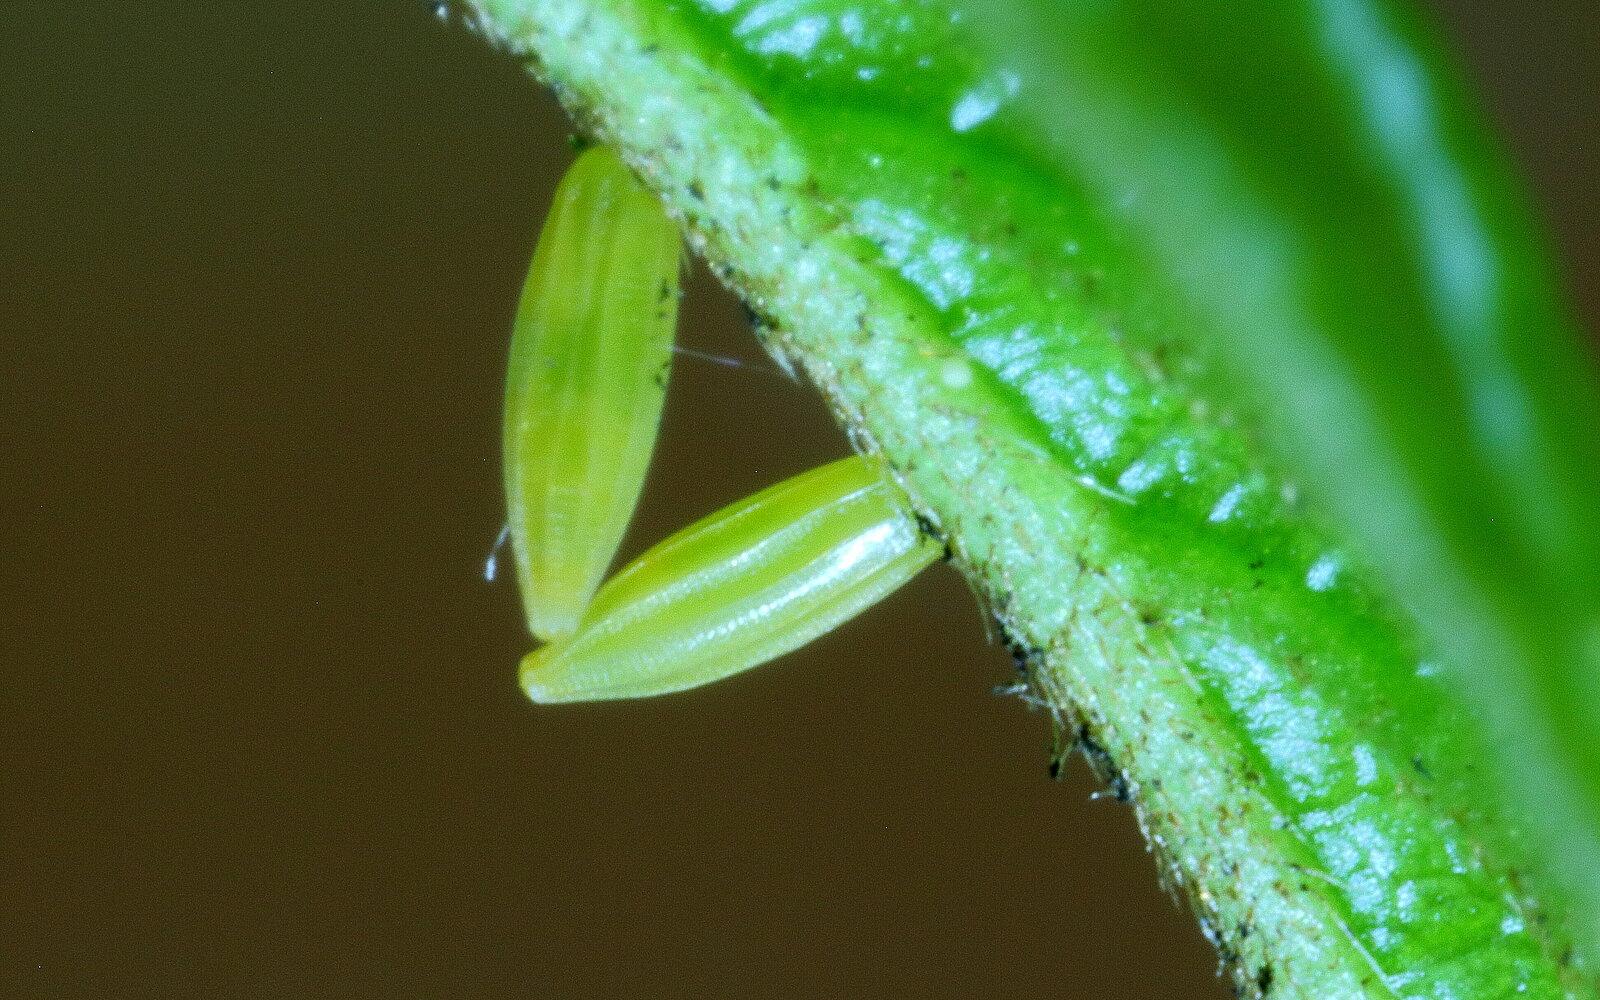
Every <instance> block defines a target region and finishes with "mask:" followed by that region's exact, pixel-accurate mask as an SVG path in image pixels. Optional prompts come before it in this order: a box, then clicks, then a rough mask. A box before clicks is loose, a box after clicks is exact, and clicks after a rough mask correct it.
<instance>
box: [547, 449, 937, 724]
mask: <svg viewBox="0 0 1600 1000" xmlns="http://www.w3.org/2000/svg"><path fill="white" fill-rule="evenodd" d="M941 552H942V548H941V546H940V545H939V544H938V543H936V542H934V541H932V540H931V539H929V538H928V537H927V536H926V535H925V534H924V533H923V531H922V530H921V529H920V528H919V527H918V526H917V524H916V522H915V521H914V520H913V519H912V518H911V517H910V515H908V514H907V513H906V511H905V508H904V506H903V499H902V498H901V497H900V496H899V494H898V492H897V490H896V488H895V487H893V486H891V485H890V484H889V483H887V482H886V481H885V480H884V478H883V476H882V473H881V472H880V471H879V468H878V466H877V465H875V464H874V463H872V462H870V461H868V460H866V459H863V458H859V457H851V458H846V459H843V460H841V461H838V462H833V463H830V464H828V465H825V466H823V467H821V468H819V469H813V470H812V471H810V472H807V473H804V474H802V475H799V476H796V477H794V478H793V479H789V480H786V481H784V482H782V483H779V484H778V485H776V486H772V487H769V488H767V489H765V490H762V491H761V492H760V493H757V494H755V495H754V496H752V497H749V498H748V499H745V500H742V501H740V502H739V503H736V504H734V505H732V506H731V507H727V508H725V509H723V510H721V511H719V512H717V513H715V514H713V515H711V516H710V517H708V518H706V519H705V520H703V521H700V522H699V523H698V524H695V525H692V526H690V527H688V528H685V529H684V530H683V531H680V532H678V533H677V534H676V535H673V536H672V537H671V538H668V539H667V540H666V541H664V542H662V543H661V544H660V545H657V546H656V547H655V548H653V549H651V550H650V551H648V552H646V553H645V554H644V555H642V556H640V557H639V558H638V559H637V560H636V561H635V562H633V563H631V564H630V565H628V566H627V567H626V568H625V569H623V570H622V571H621V572H620V573H618V574H617V575H616V576H615V577H613V578H612V579H611V580H609V581H607V582H606V585H605V586H604V587H602V588H601V589H600V592H599V593H598V594H596V595H595V599H594V603H593V604H591V605H590V607H589V610H588V612H587V613H586V614H585V615H584V617H583V620H582V623H581V625H580V627H579V630H578V632H577V634H576V635H573V636H571V637H569V638H567V639H564V640H561V641H558V642H556V643H554V644H552V645H549V646H546V647H544V648H543V649H539V650H536V651H535V652H533V653H530V654H528V656H527V657H526V658H525V659H524V660H523V661H522V687H523V690H525V691H527V693H528V697H530V698H532V699H533V700H534V701H538V702H559V701H594V700H600V699H608V698H640V697H645V696H647V695H656V694H666V693H668V692H671V691H681V690H683V689H685V688H691V687H696V686H698V685H701V684H707V683H710V682H711V681H714V680H718V679H720V678H723V677H726V676H728V675H729V674H733V673H737V672H738V671H741V670H746V669H749V668H750V667H754V666H758V665H760V664H762V663H765V662H767V661H768V660H771V659H773V658H774V657H776V656H780V655H782V654H783V653H787V652H789V651H790V650H792V649H795V648H796V647H799V646H801V645H804V644H805V643H807V642H809V641H811V640H812V639H814V638H816V637H817V636H819V635H821V634H823V633H824V632H827V631H829V630H831V629H833V628H835V627H836V626H838V625H839V624H840V623H842V622H844V621H846V620H848V619H850V618H852V617H854V616H855V615H857V614H859V613H860V612H862V611H864V610H866V609H867V608H868V607H871V606H872V605H873V604H875V603H877V602H878V601H879V600H881V599H883V598H884V597H885V596H887V595H888V594H889V593H891V592H892V591H894V590H895V589H896V588H898V587H899V586H900V585H901V584H903V583H905V582H906V581H907V580H909V579H910V578H911V577H913V576H915V575H916V574H917V572H918V571H919V570H921V569H922V568H923V567H924V566H926V565H927V564H928V563H930V562H932V561H933V560H934V559H935V558H937V557H938V556H939V555H940V554H941Z"/></svg>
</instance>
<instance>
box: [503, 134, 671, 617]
mask: <svg viewBox="0 0 1600 1000" xmlns="http://www.w3.org/2000/svg"><path fill="white" fill-rule="evenodd" d="M679 257H680V249H679V243H678V232H677V228H676V227H675V226H674V225H673V224H672V222H671V221H670V220H669V219H668V218H667V217H666V215H665V214H664V213H663V212H662V210H661V207H660V205H659V204H657V202H656V200H655V199H654V198H653V197H652V196H651V195H650V194H649V193H648V192H647V191H645V190H644V189H643V188H642V187H640V186H639V184H638V182H637V181H635V180H634V179H633V177H632V176H631V175H630V174H629V173H628V171H627V168H625V167H624V166H623V165H622V162H621V161H620V160H618V159H617V156H616V154H615V153H613V152H612V151H610V150H609V149H605V148H602V147H596V148H593V149H590V150H589V151H588V152H586V153H584V154H583V155H582V156H581V157H579V159H578V161H577V162H576V163H574V164H573V166H572V168H571V170H569V171H568V172H567V176H566V177H565V179H563V180H562V182H561V185H560V187H559V188H557V190H556V196H555V204H554V206H553V207H552V208H551V210H550V216H549V219H548V220H547V221H546V222H545V226H544V231H543V232H542V233H541V234H540V236H539V244H538V248H537V249H536V250H535V251H534V255H533V264H532V266H531V268H530V269H529V271H528V280H527V283H526V285H525V286H524V288H523V292H522V300H521V302H520V303H519V305H518V307H517V318H516V327H515V330H514V332H513V334H512V339H511V361H510V366H509V371H508V374H507V379H506V409H505V424H504V433H505V440H504V449H505V453H504V464H505V480H506V507H507V511H508V514H507V518H508V523H509V525H510V528H511V546H512V552H513V554H514V556H515V559H516V565H517V582H518V584H519V586H520V587H521V590H522V601H523V607H524V609H525V611H526V614H527V619H528V629H529V630H530V631H531V632H532V633H533V634H534V635H535V636H538V637H539V638H542V639H555V638H558V637H560V636H565V635H569V634H571V633H572V631H573V630H574V629H575V628H576V627H577V624H578V618H579V616H580V615H581V614H582V613H583V610H584V608H585V607H586V606H587V605H588V603H589V599H590V598H591V597H592V596H593V595H594V592H595V589H596V588H597V587H598V586H599V585H600V580H601V579H602V578H603V577H604V575H605V571H606V569H607V567H608V566H609V565H610V564H611V560H612V559H613V558H614V557H615V555H616V551H617V546H618V545H619V544H620V543H621V541H622V535H623V532H624V531H625V530H626V529H627V526H628V520H629V518H631V517H632V516H633V509H634V506H635V504H636V503H637V501H638V498H639V491H640V490H641V488H642V487H643V485H644V476H645V471H646V469H647V468H648V466H649V464H650V454H651V451H652V450H653V449H654V446H655V440H656V432H657V428H658V425H659V424H660V420H661V404H662V400H663V397H664V395H665V392H666V384H667V374H668V371H669V369H670V364H671V357H672V337H673V327H674V325H675V323H676V322H677V311H678V262H679Z"/></svg>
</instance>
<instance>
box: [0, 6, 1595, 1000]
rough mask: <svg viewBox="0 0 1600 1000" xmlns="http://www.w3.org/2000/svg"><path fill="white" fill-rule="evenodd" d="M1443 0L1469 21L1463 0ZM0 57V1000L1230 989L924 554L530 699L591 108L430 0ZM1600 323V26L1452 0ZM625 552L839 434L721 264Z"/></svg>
mask: <svg viewBox="0 0 1600 1000" xmlns="http://www.w3.org/2000/svg"><path fill="white" fill-rule="evenodd" d="M1441 3H1442V0H1441ZM68 6H70V5H63V7H62V9H56V10H53V11H52V12H51V13H49V14H48V15H47V16H45V17H43V18H42V19H39V20H29V19H27V18H26V17H21V16H18V15H19V14H20V13H21V12H20V11H17V10H8V15H10V16H8V17H7V19H6V24H5V27H4V28H3V29H0V31H3V34H0V220H3V224H0V258H3V261H4V263H3V265H0V338H3V340H0V343H3V354H0V358H3V363H0V428H3V431H0V607H3V608H4V609H5V612H4V614H5V623H4V624H3V625H0V656H3V671H4V672H3V674H0V685H3V686H0V702H3V703H0V709H3V716H0V754H3V758H0V782H3V783H4V784H3V787H0V838H3V839H0V844H3V853H0V995H3V996H7V997H11V996H15V997H190V996H195V997H198V996H212V997H215V996H225V997H282V996H313V997H379V996H382V997H461V996H475V997H478V996H481V997H527V996H551V997H579V998H588V997H594V998H609V997H623V996H653V997H688V996H708V995H709V996H724V995H728V996H732V995H738V996H745V997H785V998H787V997H814V996H823V995H844V996H895V995H903V996H915V997H946V996H948V997H972V996H982V997H1043V996H1053V997H1095V998H1122V997H1130V998H1131V997H1169V996H1184V997H1197V998H1207V997H1223V996H1226V995H1227V994H1228V989H1227V986H1226V984H1225V983H1223V982H1222V981H1219V980H1217V979H1215V978H1214V975H1213V973H1214V969H1215V959H1214V957H1213V955H1212V953H1211V951H1210V949H1209V947H1208V946H1207V945H1206V944H1205V943H1204V942H1203V940H1202V939H1201V937H1200V935H1199V933H1198V931H1197V930H1196V929H1195V927H1194V926H1193V921H1192V920H1191V918H1190V917H1189V916H1188V914H1187V913H1185V912H1183V911H1181V910H1180V909H1179V908H1177V907H1176V906H1175V905H1174V904H1173V903H1172V902H1171V901H1170V900H1169V899H1168V898H1167V897H1166V896H1165V895H1164V894H1163V893H1162V892H1161V890H1160V889H1158V888H1157V886H1156V880H1155V877H1154V866H1153V864H1152V862H1151V860H1150V858H1149V856H1148V855H1146V854H1145V852H1144V849H1143V846H1142V844H1141V842H1140V841H1139V839H1138V837H1137V834H1136V831H1135V828H1134V823H1133V819H1132V815H1131V813H1130V812H1129V811H1128V809H1127V808H1126V807H1124V806H1120V805H1117V804H1115V803H1112V802H1109V801H1103V800H1102V801H1090V799H1089V795H1090V793H1091V792H1092V791H1093V790H1094V788H1093V784H1092V783H1091V781H1090V780H1089V778H1088V775H1087V773H1086V769H1085V768H1084V767H1083V766H1082V764H1081V763H1078V762H1076V761H1075V762H1074V763H1073V765H1072V766H1071V767H1070V768H1069V769H1068V773H1067V774H1066V776H1065V780H1063V781H1061V782H1059V783H1053V782H1051V781H1050V780H1048V778H1047V776H1046V763H1047V751H1048V747H1049V733H1048V727H1047V725H1046V722H1045V720H1044V718H1043V717H1042V716H1041V715H1039V714H1038V713H1031V712H1029V711H1028V710H1027V709H1026V708H1025V706H1023V705H1022V704H1021V703H1020V702H1018V701H1017V700H1015V699H1010V698H1004V697H997V696H995V695H994V694H992V693H991V689H992V688H993V687H994V686H995V685H998V684H1003V683H1006V682H1007V681H1008V679H1009V676H1010V673H1009V672H1010V666H1009V663H1008V660H1007V658H1006V656H1005V655H1004V654H1003V653H1001V652H1000V651H999V650H998V649H996V648H993V647H990V646H987V645H986V644H985V640H984V634H983V629H982V626H981V625H980V623H979V619H978V615H977V613H976V612H975V610H974V605H973V601H972V599H971V597H970V595H969V594H968V593H967V591H966V588H965V586H964V585H963V584H962V583H961V582H960V581H959V579H957V578H956V577H955V576H954V574H952V573H950V572H949V571H947V570H945V569H943V568H940V569H938V570H937V571H935V572H930V573H928V574H926V575H925V576H924V577H923V578H921V579H920V580H918V581H917V582H916V583H915V584H914V585H913V586H911V587H909V588H908V589H907V590H906V591H905V592H903V593H901V594H899V595H897V596H896V597H894V598H893V599H892V600H891V601H889V602H888V603H887V604H886V605H885V606H883V607H881V608H878V609H876V610H874V611H873V612H871V613H870V614H868V615H866V616H865V617H863V618H862V619H860V620H858V621H857V622H856V623H854V624H852V625H851V626H849V627H847V628H845V629H842V630H840V631H839V632H837V633H836V634H834V635H831V636H828V637H827V638H825V639H823V640H822V641H820V642H818V643H817V644H816V645H814V646H812V647H810V648H808V649H806V650H804V651H802V652H800V653H798V654H795V655H793V656H790V657H788V658H786V659H784V660H783V661H781V662H780V663H779V664H777V665H774V666H771V667H768V668H766V669H763V670H760V671H757V672H754V673H751V674H747V675H745V676H742V677H739V678H737V679H734V680H732V681H729V682H726V683H723V684H718V685H715V686H713V687H709V688H705V689H702V690H700V691H696V692H693V693H690V694H685V695H680V696H675V697H669V698H663V699H658V700H653V701H644V702H636V703H623V704H610V705H599V706H573V707H563V708H543V709H541V708H537V707H535V706H532V705H529V704H527V703H526V702H525V701H524V700H523V699H522V697H521V695H520V693H519V692H518V690H517V688H516V686H515V683H514V676H515V667H516V663H517V660H518V658H519V656H520V654H521V653H523V652H524V651H525V648H526V647H527V645H528V642H527V640H526V639H525V637H524V634H523V631H522V628H521V625H520V620H519V612H518V608H517V601H516V597H515V594H514V592H513V590H512V588H511V587H510V586H508V585H506V584H505V583H503V582H502V583H495V584H487V583H485V582H483V580H482V577H481V566H482V563H483V559H484V556H485V555H486V553H487V552H488V550H489V547H490V544H491V542H492V541H493V540H494V538H495V535H496V532H497V531H498V530H499V527H500V521H501V516H502V514H501V511H502V502H501V498H500V493H499V489H500V487H499V480H498V476H499V462H498V438H497V435H498V427H497V424H498V419H499V401H500V390H501V378H502V373H503V364H504V355H505V350H506V338H507V322H508V319H509V316H510V313H511V309H512V306H513V302H514V297H515V294H516V291H517V285H518V282H519V279H520V271H521V269H522V268H523V266H524V264H525V261H526V259H527V255H528V253H529V248H530V245H531V241H532V239H533V235H534V233H535V230H536V226H537V224H538V221H539V219H540V218H541V217H542V214H543V212H544V208H545V206H546V204H547V201H548V198H549V194H550V190H551V187H552V185H553V183H554V180H555V178H556V177H557V176H558V174H559V172H560V171H561V169H562V168H563V166H564V165H565V163H566V162H567V160H568V153H567V151H566V147H565V141H564V140H565V136H566V134H567V127H566V125H565V123H564V122H563V120H562V118H561V117H560V115H559V113H558V111H557V109H556V108H555V107H554V105H553V104H552V102H551V101H550V100H549V99H548V98H547V97H546V96H545V95H544V94H542V93H541V92H539V91H538V90H537V89H536V88H535V87H534V86H533V85H532V84H530V83H529V82H527V80H526V79H525V78H524V77H523V75H522V74H521V73H520V72H519V70H518V69H517V67H516V66H515V65H514V64H513V62H512V61H511V60H509V59H508V58H505V57H503V56H501V55H498V54H496V53H494V52H492V51H491V50H490V49H489V48H488V47H487V46H486V45H484V44H481V43H480V42H479V41H477V40H476V39H474V38H472V37H471V36H469V35H468V34H466V33H465V32H464V31H462V30H461V29H460V28H459V27H455V26H449V25H444V24H441V23H440V22H439V21H438V20H436V19H435V18H434V17H433V15H432V14H430V12H429V10H428V7H427V6H426V5H425V4H423V3H420V2H410V0H400V2H395V3H391V4H384V3H370V4H359V3H339V4H327V5H312V4H297V3H271V4H269V3H260V4H252V5H246V4H238V3H232V4H230V3H222V4H199V5H176V4H174V5H165V6H163V5H155V6H151V5H137V4H121V5H110V6H108V7H106V8H99V6H98V5H85V6H88V7H95V8H97V9H95V10H94V11H93V12H92V13H91V12H88V11H72V10H68V9H66V8H67V7H68ZM1442 9H1443V12H1444V14H1445V15H1446V17H1447V20H1448V22H1449V23H1450V25H1451V27H1452V28H1453V29H1454V30H1455V31H1456V32H1457V33H1458V35H1459V37H1460V38H1461V39H1462V40H1463V42H1464V47H1465V49H1466V51H1467V54H1468V56H1469V58H1470V59H1471V61H1472V64H1473V67H1474V70H1475V72H1476V74H1477V76H1478V78H1479V80H1480V81H1481V83H1482V85H1483V86H1484V87H1486V88H1487V89H1489V90H1491V91H1492V92H1493V108H1494V112H1495V114H1496V116H1497V117H1498V118H1499V120H1500V121H1501V122H1502V123H1504V124H1505V126H1507V127H1508V128H1509V129H1510V131H1511V133H1512V137H1513V140H1514V142H1515V144H1516V146H1517V148H1518V150H1519V151H1520V153H1521V155H1522V156H1523V158H1524V160H1525V161H1526V162H1527V163H1528V165H1529V168H1530V172H1531V174H1532V176H1533V178H1534V180H1535V182H1536V185H1537V187H1538V190H1539V192H1540V194H1541V196H1542V198H1543V200H1544V203H1545V204H1546V205H1547V206H1548V207H1549V209H1550V211H1551V213H1552V214H1553V216H1554V218H1555V224H1556V229H1557V232H1558V236H1559V238H1560V241H1561V244H1562V246H1563V248H1564V250H1565V252H1566V255H1567V265H1566V266H1567V268H1568V274H1569V277H1570V279H1571V282H1572V284H1573V285H1574V287H1576V288H1578V289H1580V290H1582V294H1581V295H1580V299H1581V300H1582V303H1583V306H1584V309H1585V312H1586V315H1587V317H1588V318H1589V328H1590V329H1591V330H1592V329H1595V327H1596V323H1595V322H1594V318H1595V317H1596V315H1597V314H1600V297H1597V294H1596V292H1597V290H1600V282H1597V280H1596V278H1597V276H1600V242H1597V237H1596V232H1597V229H1600V226H1597V222H1600V219H1597V210H1600V183H1597V181H1596V177H1597V174H1600V171H1597V166H1600V148H1597V144H1596V135H1597V131H1600V129H1597V115H1596V98H1597V96H1600V69H1597V63H1600V27H1597V25H1600V10H1597V8H1596V7H1595V5H1594V4H1593V3H1591V2H1589V0H1556V2H1552V0H1537V2H1531V3H1529V4H1527V5H1510V4H1504V3H1501V2H1498V0H1495V2H1489V0H1481V2H1479V0H1474V2H1468V0H1456V2H1451V3H1448V4H1442ZM685 309H686V312H685V317H684V321H683V324H682V334H683V338H684V341H685V343H686V344H687V345H688V346H690V347H694V348H697V349H700V350H705V351H711V352H715V353H717V354H724V355H732V356H735V357H739V358H745V359H751V360H753V361H755V362H756V363H757V364H758V365H760V367H758V368H747V369H732V368H727V367H721V366H717V365H713V364H708V363H704V362H699V361H696V360H694V359H684V360H682V361H680V363H679V365H678V368H677V372H676V374H675V376H674V384H673V391H672V394H671V397H670V404H669V407H668V415H667V421H666V429H665V437H664V439H663V442H662V445H661V448H660V451H659V453H658V455H657V458H656V465H655V468H656V472H657V475H656V477H655V478H654V479H653V480H652V482H651V485H650V488H649V492H648V494H647V496H646V498H645V502H644V507H643V513H642V516H641V517H640V518H639V520H638V523H637V525H636V529H637V530H636V537H635V539H634V541H632V542H630V550H637V548H638V547H639V545H640V543H641V542H644V541H648V540H653V539H656V538H659V537H661V536H662V535H664V534H665V533H667V532H669V531H671V530H673V529H675V528H677V527H680V526H682V525H683V524H684V523H686V522H687V521H688V520H690V519H692V518H693V517H696V516H698V515H700V514H703V513H705V512H707V511H710V510H712V509H714V508H715V507H717V506H720V505H721V504H723V503H726V502H728V501H729V500H732V499H734V498H736V497H738V496H740V495H742V494H744V493H746V492H749V491H751V490H753V489H756V488H758V487H760V486H763V485H765V484H768V483H770V482H773V481H775V480H776V479H778V478H780V477H782V476H785V475H788V474H791V473H794V472H798V471H800V470H801V469H804V468H806V467H808V466H811V465H813V464H815V463H818V462H820V461H823V460H825V459H828V458H831V457H834V456H837V455H841V454H844V452H845V444H844V442H843V440H842V438H841V436H840V435H839V433H838V432H837V431H836V430H835V429H834V428H833V427H832V425H831V423H830V422H829V420H828V419H827V417H826V415H825V414H824V412H823V410H822V407H821V404H820V403H819V402H818V400H817V399H816V398H815V397H814V395H813V394H812V393H811V392H810V391H809V390H808V389H806V388H804V387H802V386H797V385H794V384H791V383H789V382H787V381H785V380H784V379H782V378H780V377H778V376H776V375H774V374H772V373H771V372H770V371H769V370H767V368H766V366H765V365H764V363H763V360H764V359H762V358H761V356H760V354H759V351H758V349H757V348H756V346H755V344H754V341H753V339H752V338H751V337H750V336H749V335H748V332H747V331H746V330H745V328H744V324H743V321H742V320H741V319H740V314H739V309H738V307H737V306H736V304H735V303H733V302H732V301H731V300H730V299H729V298H728V296H726V295H725V294H723V293H721V292H720V291H719V290H718V289H717V288H716V287H714V285H713V283H712V282H710V281H708V280H707V278H706V276H705V274H704V272H703V271H697V273H696V276H695V278H694V280H693V281H692V282H691V284H690V289H689V293H688V298H687V300H686V303H685Z"/></svg>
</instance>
